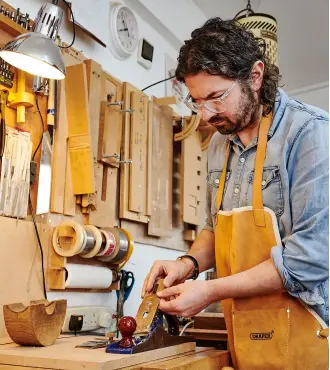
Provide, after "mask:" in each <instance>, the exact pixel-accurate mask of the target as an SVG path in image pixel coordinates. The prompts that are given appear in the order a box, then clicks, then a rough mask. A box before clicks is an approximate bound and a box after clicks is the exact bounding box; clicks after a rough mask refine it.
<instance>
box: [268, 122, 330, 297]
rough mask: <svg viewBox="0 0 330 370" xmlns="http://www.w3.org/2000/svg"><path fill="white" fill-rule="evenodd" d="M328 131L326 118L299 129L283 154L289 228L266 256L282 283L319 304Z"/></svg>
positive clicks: (324, 260) (324, 271)
mask: <svg viewBox="0 0 330 370" xmlns="http://www.w3.org/2000/svg"><path fill="white" fill-rule="evenodd" d="M328 160H329V132H328V120H327V119H321V118H320V119H314V120H311V121H309V122H306V124H305V125H304V126H303V128H302V129H301V131H300V133H299V134H298V135H297V137H296V138H295V140H294V142H293V143H292V147H291V151H290V154H289V157H288V162H287V170H288V176H289V189H288V191H289V192H290V207H291V212H290V213H291V220H292V229H291V233H290V235H289V236H288V237H286V238H285V239H284V240H282V243H283V244H282V245H279V246H275V247H273V248H272V251H271V257H272V259H273V261H274V264H275V266H276V268H277V270H278V272H279V274H280V276H281V278H282V281H283V284H284V287H285V289H287V291H288V292H289V293H290V294H292V295H293V296H299V297H300V298H302V299H303V300H304V301H306V303H308V304H321V303H322V302H321V300H322V299H321V297H320V296H319V294H318V291H317V287H318V286H319V285H320V284H321V283H322V282H324V281H326V280H327V279H328V278H329V259H328V256H329V162H328Z"/></svg>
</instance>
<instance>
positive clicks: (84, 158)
mask: <svg viewBox="0 0 330 370" xmlns="http://www.w3.org/2000/svg"><path fill="white" fill-rule="evenodd" d="M65 93H66V109H67V118H68V145H69V151H70V161H71V174H72V188H73V193H74V194H75V195H77V194H91V193H94V191H95V185H94V166H93V155H92V148H91V137H90V133H91V131H90V117H89V107H88V88H87V77H86V66H85V64H84V63H81V64H76V65H73V66H70V67H68V68H67V71H66V79H65Z"/></svg>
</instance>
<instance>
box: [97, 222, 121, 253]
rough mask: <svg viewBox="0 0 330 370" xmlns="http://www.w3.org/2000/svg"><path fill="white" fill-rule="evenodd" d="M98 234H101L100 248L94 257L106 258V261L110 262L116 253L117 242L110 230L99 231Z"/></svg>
mask: <svg viewBox="0 0 330 370" xmlns="http://www.w3.org/2000/svg"><path fill="white" fill-rule="evenodd" d="M100 232H101V234H102V246H101V249H100V252H99V253H98V254H97V255H96V256H97V257H107V260H111V259H112V258H113V255H114V254H115V253H116V246H117V241H116V238H115V235H114V234H113V233H112V232H111V231H110V230H103V229H101V230H100Z"/></svg>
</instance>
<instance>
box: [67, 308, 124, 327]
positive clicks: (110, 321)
mask: <svg viewBox="0 0 330 370" xmlns="http://www.w3.org/2000/svg"><path fill="white" fill-rule="evenodd" d="M72 315H82V316H83V325H82V328H81V331H91V330H96V329H99V328H107V329H108V331H110V332H115V331H116V330H117V315H116V311H114V310H113V309H112V308H111V307H107V306H77V307H68V308H67V310H66V315H65V320H64V324H63V327H62V332H64V333H68V332H72V330H70V329H69V323H70V318H71V316H72Z"/></svg>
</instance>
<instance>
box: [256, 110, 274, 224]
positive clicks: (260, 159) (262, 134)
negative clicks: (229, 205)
mask: <svg viewBox="0 0 330 370" xmlns="http://www.w3.org/2000/svg"><path fill="white" fill-rule="evenodd" d="M272 118H273V115H272V114H271V113H270V114H268V115H267V116H266V117H262V119H261V122H260V125H259V135H258V147H257V153H256V160H255V165H254V180H253V190H252V208H253V215H254V222H255V225H256V226H260V227H265V226H266V223H265V213H264V205H263V201H262V173H263V168H264V161H265V158H266V149H267V139H268V132H269V129H270V126H271V124H272Z"/></svg>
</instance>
